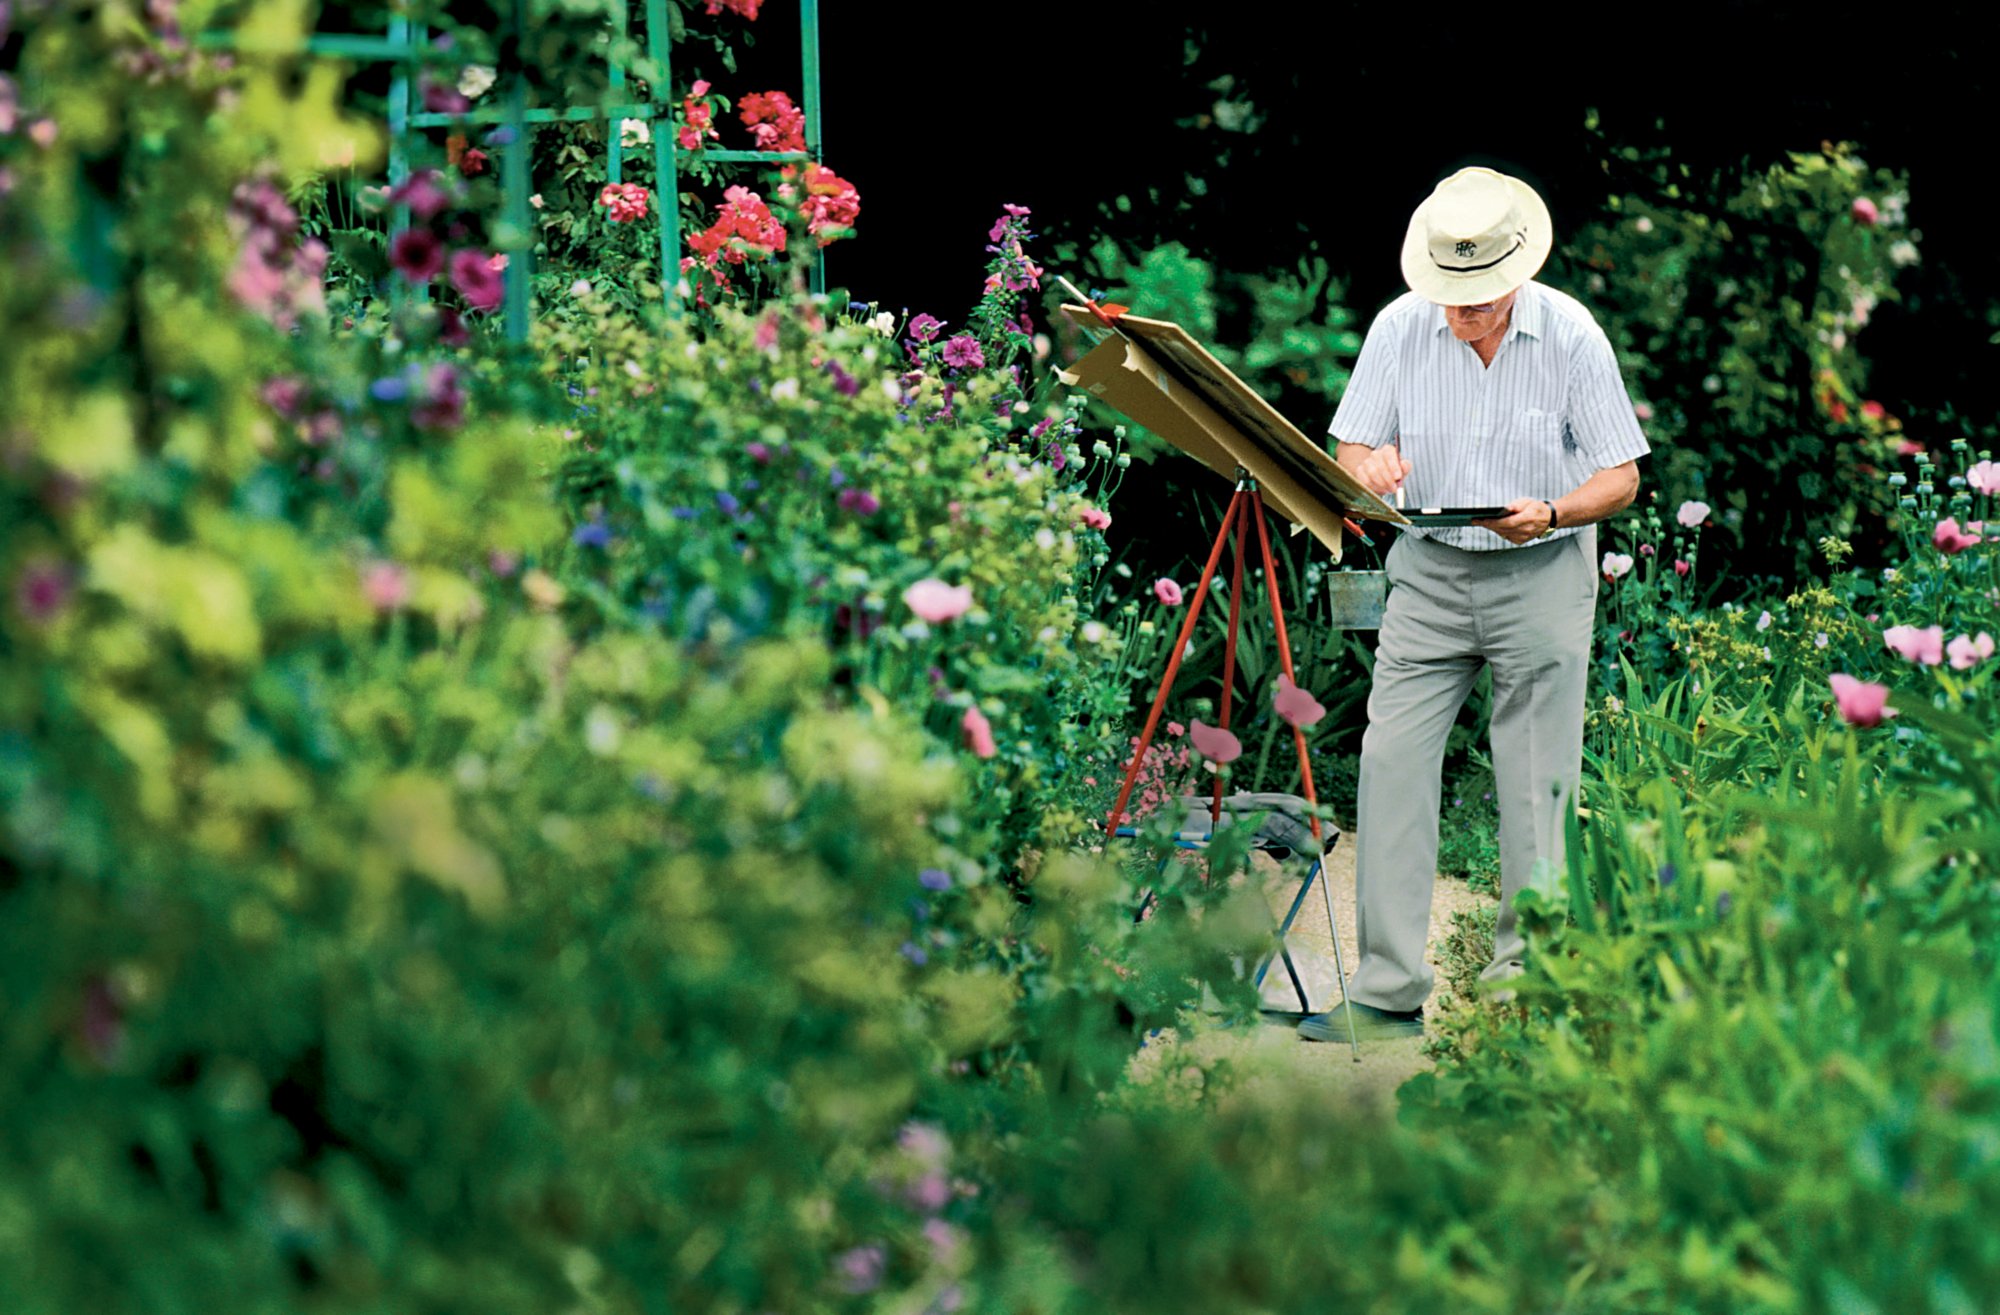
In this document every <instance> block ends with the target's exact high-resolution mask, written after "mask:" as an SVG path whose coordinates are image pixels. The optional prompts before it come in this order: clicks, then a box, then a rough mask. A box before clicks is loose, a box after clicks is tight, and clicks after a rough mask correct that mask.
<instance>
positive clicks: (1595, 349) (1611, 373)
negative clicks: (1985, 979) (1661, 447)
mask: <svg viewBox="0 0 2000 1315" xmlns="http://www.w3.org/2000/svg"><path fill="white" fill-rule="evenodd" d="M1569 426H1570V432H1571V433H1572V434H1574V435H1575V437H1576V443H1577V447H1578V449H1579V450H1580V451H1581V452H1582V453H1583V455H1584V456H1585V457H1586V458H1588V459H1589V462H1590V464H1591V466H1592V467H1594V468H1595V469H1597V470H1609V469H1610V468H1611V467H1613V466H1622V465H1624V464H1625V463H1626V462H1628V461H1636V460H1637V459H1638V458H1640V457H1643V456H1645V455H1646V454H1647V453H1648V452H1651V451H1652V450H1653V449H1652V447H1651V445H1650V444H1648V443H1647V442H1646V435H1645V434H1644V433H1643V432H1642V431H1641V430H1640V428H1639V417H1638V415H1637V414H1636V413H1635V412H1634V411H1633V409H1632V399H1631V397H1629V396H1628V395H1627V394H1626V392H1625V381H1624V380H1623V379H1622V378H1620V377H1619V374H1618V357H1617V354H1616V353H1614V352H1613V351H1612V350H1611V340H1610V339H1609V338H1607V337H1605V336H1604V334H1603V333H1601V332H1599V333H1594V334H1591V335H1590V336H1589V337H1588V338H1587V339H1585V341H1584V343H1583V345H1582V347H1581V348H1580V349H1579V350H1578V352H1577V354H1576V358H1575V359H1574V360H1573V361H1572V362H1571V363H1570V372H1569Z"/></svg>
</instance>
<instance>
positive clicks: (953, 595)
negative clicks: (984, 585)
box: [903, 579, 972, 625]
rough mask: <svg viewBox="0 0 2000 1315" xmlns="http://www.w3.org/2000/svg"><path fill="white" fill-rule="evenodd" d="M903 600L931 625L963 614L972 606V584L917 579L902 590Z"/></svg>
mask: <svg viewBox="0 0 2000 1315" xmlns="http://www.w3.org/2000/svg"><path fill="white" fill-rule="evenodd" d="M903 601H904V602H905V603H907V604H909V607H910V610H911V611H912V612H915V613H916V614H917V615H918V616H920V617H922V618H923V619H924V620H926V621H928V622H930V623H931V624H932V625H939V624H941V623H943V622H946V621H950V620H953V619H955V618H957V617H960V616H963V615H965V613H966V611H967V610H968V609H970V608H971V606H972V586H970V585H963V584H962V585H958V586H956V587H954V586H952V585H948V584H946V583H945V582H944V581H942V580H935V579H933V580H919V581H917V582H916V583H915V584H913V585H911V586H910V587H909V588H908V589H905V590H904V591H903Z"/></svg>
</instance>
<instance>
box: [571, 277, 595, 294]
mask: <svg viewBox="0 0 2000 1315" xmlns="http://www.w3.org/2000/svg"><path fill="white" fill-rule="evenodd" d="M569 295H570V296H572V297H588V296H589V295H590V280H589V279H578V280H577V281H576V282H574V283H572V284H570V285H569Z"/></svg>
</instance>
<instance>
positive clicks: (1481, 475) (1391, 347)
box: [1327, 281, 1652, 552]
mask: <svg viewBox="0 0 2000 1315" xmlns="http://www.w3.org/2000/svg"><path fill="white" fill-rule="evenodd" d="M1327 432H1328V433H1329V434H1331V435H1332V436H1333V437H1334V438H1335V439H1336V440H1338V441H1339V442H1342V443H1365V444H1366V445H1368V446H1369V447H1380V446H1382V444H1384V443H1386V442H1388V441H1390V440H1391V439H1395V440H1397V442H1398V444H1399V445H1400V446H1401V448H1402V451H1403V457H1404V459H1405V460H1406V461H1408V462H1409V463H1410V477H1409V478H1408V479H1407V480H1405V481H1404V484H1403V488H1404V492H1405V501H1406V503H1407V504H1408V505H1409V506H1412V507H1491V506H1501V505H1504V504H1506V503H1509V502H1512V501H1514V500H1515V499H1516V498H1548V499H1550V500H1554V499H1556V498H1559V497H1562V496H1563V495H1564V494H1567V493H1571V492H1574V491H1575V490H1576V488H1577V487H1578V486H1579V485H1581V484H1582V483H1583V482H1584V481H1585V480H1587V479H1589V478H1590V477H1591V475H1593V474H1595V473H1596V472H1597V471H1600V470H1604V469H1608V468H1609V467H1612V466H1618V465H1623V464H1624V463H1625V462H1627V461H1631V460H1633V459H1635V458H1637V457H1642V456H1644V455H1646V453H1647V452H1649V451H1651V450H1652V449H1651V448H1650V447H1648V446H1647V443H1646V436H1645V435H1644V434H1643V433H1641V432H1640V430H1639V418H1638V416H1637V415H1635V414H1634V413H1633V410H1632V400H1631V398H1630V397H1628V396H1626V393H1625V384H1624V381H1623V380H1621V379H1620V378H1619V377H1618V359H1617V356H1616V355H1615V354H1614V353H1613V352H1612V350H1611V340H1610V339H1609V338H1607V337H1605V336H1604V330H1603V329H1601V328H1599V327H1598V325H1597V321H1596V320H1594V319H1592V318H1591V314H1590V312H1589V311H1588V310H1585V309H1584V307H1583V304H1582V303H1581V302H1579V301H1577V300H1576V298H1574V297H1571V296H1569V295H1568V294H1566V293H1562V292H1558V291H1556V290H1555V289H1554V288H1549V287H1544V286H1543V285H1541V284H1539V283H1535V282H1532V281H1531V282H1528V283H1525V284H1523V285H1522V286H1521V290H1520V295H1519V296H1518V297H1516V298H1515V301H1514V310H1513V315H1512V317H1511V319H1510V321H1509V323H1508V326H1507V333H1506V336H1505V337H1504V338H1502V339H1501V342H1500V348H1499V350H1498V351H1497V352H1496V353H1495V354H1494V357H1493V364H1492V365H1491V366H1486V365H1482V364H1481V363H1480V360H1479V354H1478V353H1477V352H1475V351H1474V350H1473V349H1472V344H1470V343H1465V342H1460V341H1459V340H1458V339H1457V338H1455V337H1453V336H1452V332H1451V326H1450V325H1449V324H1447V323H1446V322H1445V317H1444V309H1443V308H1442V307H1440V306H1437V305H1434V304H1433V303H1431V302H1429V301H1426V300H1424V298H1422V297H1420V296H1418V295H1417V294H1416V293H1414V292H1406V293H1404V294H1403V295H1402V296H1400V297H1398V298H1396V300H1394V301H1392V302H1390V303H1389V305H1388V306H1387V307H1386V308H1384V310H1383V311H1382V313H1381V314H1380V315H1377V316H1376V317H1375V323H1374V324H1373V325H1371V326H1370V327H1369V329H1368V337H1367V339H1366V340H1365V341H1363V343H1362V344H1361V356H1360V359H1359V360H1357V361H1356V362H1355V363H1354V375H1353V377H1352V378H1351V379H1349V380H1348V382H1347V390H1346V392H1344V393H1343V394H1342V395H1341V398H1340V406H1339V408H1338V409H1336V410H1335V412H1334V416H1333V423H1332V424H1331V425H1329V426H1328V427H1327ZM1577 528H1578V527H1574V526H1572V527H1565V528H1563V529H1559V530H1557V531H1556V532H1555V535H1553V536H1551V537H1561V536H1565V535H1569V534H1574V533H1576V529H1577ZM1414 532H1415V533H1418V534H1422V535H1424V536H1425V537H1427V538H1431V539H1435V540H1437V541H1438V542H1439V543H1445V544H1449V545H1451V546H1452V547H1454V548H1464V549H1468V550H1470V551H1473V552H1484V551H1490V550H1494V549H1500V548H1511V547H1513V546H1514V545H1513V544H1510V543H1508V542H1507V541H1506V540H1505V539H1503V538H1501V537H1500V536H1499V535H1497V534H1495V533H1493V531H1491V530H1484V529H1478V528H1476V527H1473V526H1458V527H1451V528H1435V529H1423V530H1416V531H1414Z"/></svg>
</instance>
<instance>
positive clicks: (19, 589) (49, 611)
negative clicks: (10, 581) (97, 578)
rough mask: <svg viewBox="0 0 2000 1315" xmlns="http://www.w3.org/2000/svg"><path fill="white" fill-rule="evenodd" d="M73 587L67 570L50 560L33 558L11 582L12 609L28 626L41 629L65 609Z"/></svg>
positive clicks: (50, 558)
mask: <svg viewBox="0 0 2000 1315" xmlns="http://www.w3.org/2000/svg"><path fill="white" fill-rule="evenodd" d="M74 588H75V585H74V582H73V581H72V580H71V578H70V573H69V569H68V568H67V567H65V566H64V565H63V564H62V563H61V562H60V561H58V560H56V559H55V558H53V557H36V558H33V559H31V560H30V561H29V562H28V563H27V565H25V566H23V567H22V568H21V574H20V577H19V578H18V579H16V580H15V581H14V606H15V608H16V609H18V610H19V611H20V613H21V617H22V619H23V620H25V621H26V622H27V623H28V624H29V625H34V626H45V625H47V624H48V623H49V622H51V621H53V620H55V619H56V617H57V616H59V615H60V614H61V613H62V610H63V608H65V607H67V606H69V598H70V594H71V593H72V592H73V591H74Z"/></svg>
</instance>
